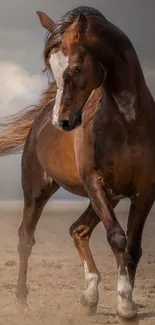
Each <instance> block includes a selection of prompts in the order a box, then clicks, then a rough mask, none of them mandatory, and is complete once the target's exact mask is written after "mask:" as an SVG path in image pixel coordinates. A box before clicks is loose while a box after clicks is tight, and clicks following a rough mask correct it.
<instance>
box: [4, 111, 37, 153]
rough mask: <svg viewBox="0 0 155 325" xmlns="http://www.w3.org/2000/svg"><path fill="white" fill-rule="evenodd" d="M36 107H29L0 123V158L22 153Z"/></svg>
mask: <svg viewBox="0 0 155 325" xmlns="http://www.w3.org/2000/svg"><path fill="white" fill-rule="evenodd" d="M39 108H40V107H38V106H29V107H27V108H25V109H23V110H21V111H20V112H18V113H16V114H14V115H11V116H9V117H7V118H5V120H4V122H2V123H1V122H0V156H5V155H8V154H17V153H20V152H22V150H23V147H24V144H25V141H26V138H27V136H28V133H29V131H30V129H31V126H32V123H33V121H34V119H35V116H36V114H37V113H38V111H39Z"/></svg>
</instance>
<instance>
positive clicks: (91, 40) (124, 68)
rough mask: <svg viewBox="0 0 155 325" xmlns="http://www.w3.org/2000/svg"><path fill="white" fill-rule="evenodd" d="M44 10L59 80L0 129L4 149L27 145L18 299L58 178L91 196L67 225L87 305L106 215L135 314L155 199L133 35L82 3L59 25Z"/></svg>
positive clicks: (123, 305)
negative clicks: (122, 203) (125, 209)
mask: <svg viewBox="0 0 155 325" xmlns="http://www.w3.org/2000/svg"><path fill="white" fill-rule="evenodd" d="M38 15H39V17H40V21H41V24H42V25H43V26H44V27H45V28H46V29H47V30H48V31H49V33H48V35H47V38H46V44H45V50H44V58H45V63H46V68H47V69H48V70H49V71H51V72H52V73H53V75H54V78H55V82H54V83H51V85H50V86H49V88H48V89H47V91H46V92H45V93H44V96H43V98H42V100H41V102H40V107H39V109H38V108H37V107H33V108H32V109H30V110H28V111H27V110H26V111H24V112H22V113H21V114H19V115H18V116H16V115H15V116H14V117H12V118H11V119H10V120H8V121H7V122H6V124H5V125H2V127H3V129H2V131H1V134H0V154H1V155H5V154H9V153H17V152H19V151H21V150H22V147H23V145H24V143H25V145H24V151H23V157H22V186H23V192H24V213H23V220H22V224H21V226H20V228H19V245H18V252H19V258H20V266H19V277H18V284H17V297H18V298H19V300H20V301H24V302H26V297H27V287H26V278H27V268H28V258H29V256H30V254H31V250H32V246H33V245H34V243H35V239H34V232H35V229H36V226H37V223H38V220H39V218H40V216H41V213H42V210H43V207H44V205H45V203H46V202H47V201H48V199H49V198H50V197H51V196H52V195H53V193H55V192H56V191H57V190H58V189H59V188H60V186H62V187H63V188H65V189H66V190H68V191H70V192H72V193H74V194H77V195H80V196H84V197H89V199H90V204H89V206H88V208H87V210H86V211H85V212H84V213H83V214H82V215H81V216H80V217H79V219H78V220H77V221H76V222H75V223H74V224H73V225H72V226H71V228H70V233H71V235H72V237H73V239H74V242H75V246H76V247H77V249H78V252H79V255H80V258H81V260H82V264H83V266H84V271H85V280H86V284H87V287H86V290H85V291H84V293H83V296H82V304H83V305H84V306H85V307H86V309H87V310H89V312H91V313H93V312H95V311H96V308H97V304H98V301H99V292H98V285H99V282H100V274H99V272H98V270H97V267H96V265H95V263H94V260H93V257H92V254H91V251H90V248H89V238H90V235H91V233H92V231H93V229H94V228H95V226H96V225H97V224H98V223H99V222H100V221H102V222H103V224H104V226H105V228H106V231H107V240H108V243H109V245H110V247H111V249H112V251H113V253H114V255H115V258H116V262H117V268H118V285H117V313H118V314H119V315H120V316H122V317H125V318H131V317H133V316H135V315H136V312H137V311H136V306H135V304H134V302H133V300H132V291H133V287H134V280H135V273H136V268H137V265H138V262H139V260H140V257H141V255H142V249H141V240H142V233H143V228H144V224H145V221H146V218H147V216H148V214H149V211H150V209H151V207H152V205H153V203H154V200H155V132H154V124H155V103H154V101H153V98H152V96H151V94H150V92H149V90H148V88H147V85H146V83H145V80H144V76H143V73H142V69H141V66H140V63H139V60H138V58H137V55H136V53H135V50H134V48H133V46H132V44H131V42H130V40H129V39H128V38H127V36H126V35H125V34H124V33H123V32H122V31H121V30H120V29H118V28H117V27H116V26H114V25H113V24H112V23H110V22H109V21H108V20H106V18H105V17H104V16H103V15H102V14H101V13H100V12H98V11H97V10H95V9H93V8H89V7H79V8H76V9H74V10H72V11H70V12H69V13H67V14H66V15H65V16H64V17H63V18H62V20H61V21H59V22H57V23H54V22H53V21H52V20H51V19H50V18H49V17H48V16H47V15H45V14H43V13H41V12H38ZM33 120H34V121H33ZM5 127H6V128H5ZM66 131H70V132H66ZM122 197H128V198H130V200H131V207H130V213H129V219H128V229H127V237H126V235H125V233H124V230H123V229H122V227H121V226H120V224H119V222H118V220H117V218H116V216H115V213H114V207H115V206H116V205H117V203H118V202H119V200H120V199H121V198H122Z"/></svg>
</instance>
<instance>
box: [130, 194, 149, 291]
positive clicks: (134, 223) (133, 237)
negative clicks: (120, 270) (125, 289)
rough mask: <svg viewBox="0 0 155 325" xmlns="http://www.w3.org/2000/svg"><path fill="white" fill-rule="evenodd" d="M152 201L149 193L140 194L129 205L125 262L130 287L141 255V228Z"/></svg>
mask: <svg viewBox="0 0 155 325" xmlns="http://www.w3.org/2000/svg"><path fill="white" fill-rule="evenodd" d="M153 202H154V198H152V195H151V193H150V194H147V197H146V196H145V195H142V194H140V195H139V196H138V197H136V198H135V199H134V200H132V203H131V207H130V212H129V219H128V227H127V249H126V262H127V267H128V273H129V278H130V282H131V284H132V287H134V281H135V274H136V269H137V266H138V263H139V261H140V258H141V256H142V248H141V241H142V234H143V228H144V225H145V221H146V219H147V216H148V214H149V212H150V209H151V207H152V205H153Z"/></svg>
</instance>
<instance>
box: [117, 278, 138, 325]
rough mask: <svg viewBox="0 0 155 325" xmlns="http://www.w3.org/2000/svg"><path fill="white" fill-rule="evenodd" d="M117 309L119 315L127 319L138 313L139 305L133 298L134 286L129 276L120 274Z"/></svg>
mask: <svg viewBox="0 0 155 325" xmlns="http://www.w3.org/2000/svg"><path fill="white" fill-rule="evenodd" d="M116 311H117V313H118V315H119V316H121V317H122V318H127V319H130V318H133V317H135V316H136V315H137V307H136V304H135V303H134V302H133V300H132V286H131V284H130V281H129V278H128V276H119V279H118V287H117V309H116Z"/></svg>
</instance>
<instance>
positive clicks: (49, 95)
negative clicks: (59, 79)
mask: <svg viewBox="0 0 155 325" xmlns="http://www.w3.org/2000/svg"><path fill="white" fill-rule="evenodd" d="M56 92H57V86H56V83H55V82H52V83H51V84H50V85H49V87H48V88H47V89H46V90H45V91H44V92H43V93H42V98H41V100H40V102H39V105H33V106H29V107H27V108H24V109H23V110H21V111H19V112H17V113H16V114H14V115H11V116H9V117H6V118H4V122H2V123H1V122H0V156H6V155H9V154H17V153H20V152H22V150H23V147H24V144H25V141H26V138H27V136H28V133H29V131H30V129H31V127H32V124H33V121H34V119H35V117H36V115H37V113H38V112H39V111H40V109H41V108H42V107H45V106H46V105H48V103H49V102H51V101H52V100H53V99H55V96H56ZM51 109H52V108H51Z"/></svg>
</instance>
